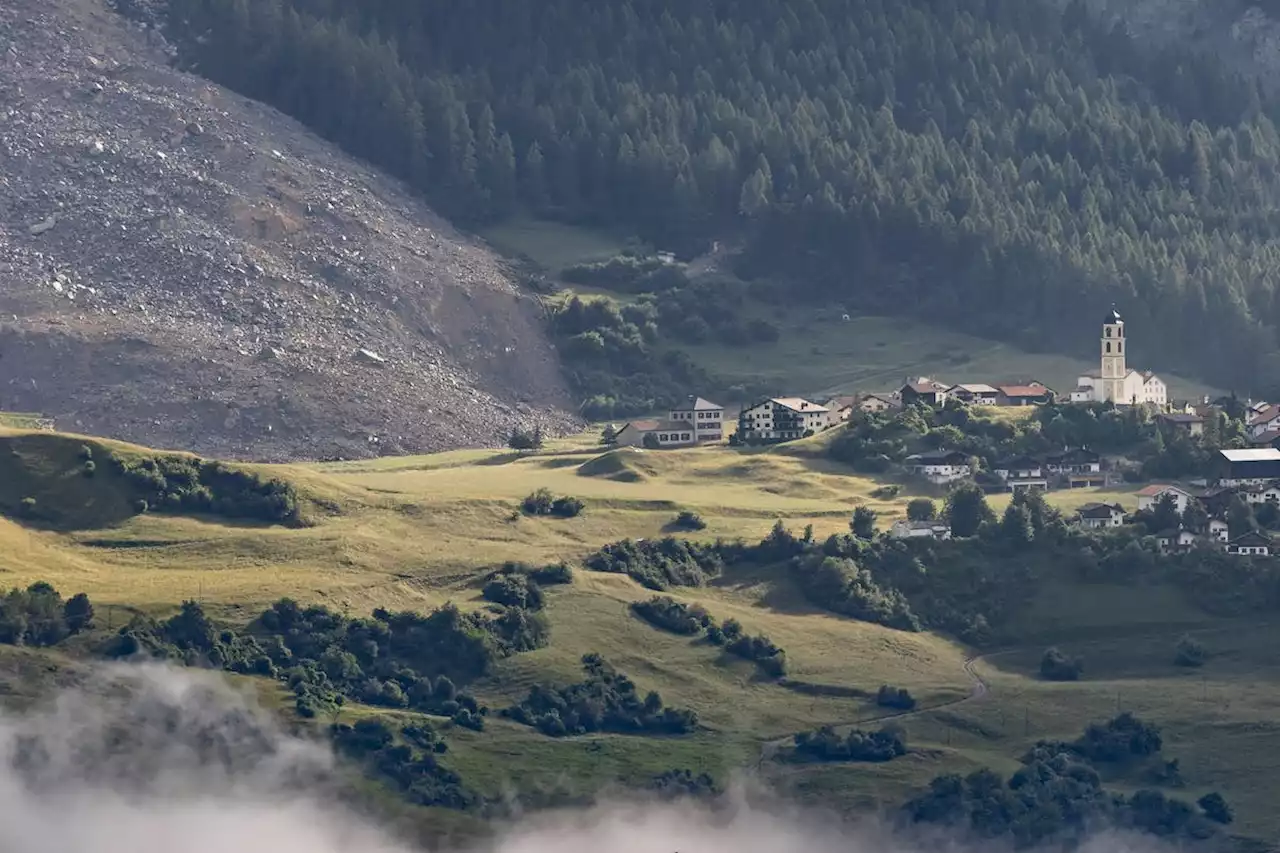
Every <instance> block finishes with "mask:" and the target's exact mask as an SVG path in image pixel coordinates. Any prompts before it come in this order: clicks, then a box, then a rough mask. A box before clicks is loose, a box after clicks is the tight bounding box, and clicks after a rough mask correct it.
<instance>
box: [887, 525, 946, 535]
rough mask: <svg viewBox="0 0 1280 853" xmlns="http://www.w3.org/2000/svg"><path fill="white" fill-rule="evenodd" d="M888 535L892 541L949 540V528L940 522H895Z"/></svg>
mask: <svg viewBox="0 0 1280 853" xmlns="http://www.w3.org/2000/svg"><path fill="white" fill-rule="evenodd" d="M889 535H890V536H892V537H893V538H894V539H950V538H951V528H950V526H948V525H946V524H943V523H942V522H940V521H895V522H894V523H893V526H892V527H890V528H889Z"/></svg>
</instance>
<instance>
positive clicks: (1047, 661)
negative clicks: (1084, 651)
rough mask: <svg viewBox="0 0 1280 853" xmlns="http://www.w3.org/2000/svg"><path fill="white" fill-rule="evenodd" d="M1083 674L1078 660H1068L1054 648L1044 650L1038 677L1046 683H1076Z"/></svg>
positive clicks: (1081, 664)
mask: <svg viewBox="0 0 1280 853" xmlns="http://www.w3.org/2000/svg"><path fill="white" fill-rule="evenodd" d="M1083 672H1084V662H1083V661H1082V660H1080V658H1070V657H1067V656H1066V655H1065V654H1063V653H1062V652H1061V651H1059V650H1058V649H1057V648H1056V647H1051V648H1048V649H1045V652H1044V657H1042V658H1040V677H1041V678H1044V679H1046V680H1048V681H1078V680H1079V679H1080V675H1081V673H1083Z"/></svg>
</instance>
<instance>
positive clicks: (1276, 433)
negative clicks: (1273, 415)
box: [1249, 429, 1280, 448]
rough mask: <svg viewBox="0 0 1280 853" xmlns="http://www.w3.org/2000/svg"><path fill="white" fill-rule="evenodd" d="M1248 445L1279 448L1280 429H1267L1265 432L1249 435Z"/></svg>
mask: <svg viewBox="0 0 1280 853" xmlns="http://www.w3.org/2000/svg"><path fill="white" fill-rule="evenodd" d="M1249 446H1250V447H1276V448H1280V429H1269V430H1267V431H1266V432H1260V433H1258V434H1257V435H1251V436H1249Z"/></svg>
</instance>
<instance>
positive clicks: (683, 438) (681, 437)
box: [680, 432, 689, 441]
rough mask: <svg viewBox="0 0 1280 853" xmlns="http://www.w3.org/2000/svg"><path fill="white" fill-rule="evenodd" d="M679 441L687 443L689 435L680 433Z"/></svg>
mask: <svg viewBox="0 0 1280 853" xmlns="http://www.w3.org/2000/svg"><path fill="white" fill-rule="evenodd" d="M680 440H681V441H688V440H689V433H687V432H682V433H680Z"/></svg>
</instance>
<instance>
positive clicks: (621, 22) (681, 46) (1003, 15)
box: [168, 0, 1280, 387]
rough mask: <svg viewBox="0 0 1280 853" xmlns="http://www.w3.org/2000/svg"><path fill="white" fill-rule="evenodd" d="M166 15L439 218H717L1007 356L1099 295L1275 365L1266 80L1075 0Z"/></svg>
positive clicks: (302, 2)
mask: <svg viewBox="0 0 1280 853" xmlns="http://www.w3.org/2000/svg"><path fill="white" fill-rule="evenodd" d="M168 23H169V32H170V34H171V36H172V37H173V39H174V40H175V42H176V43H177V44H178V45H179V47H180V56H181V59H182V60H183V61H184V62H186V63H187V64H188V65H190V66H192V67H194V68H196V69H198V70H200V71H201V72H203V73H205V74H207V75H208V76H210V77H212V78H213V79H215V80H218V81H219V82H222V83H225V84H227V85H229V86H231V87H233V88H235V89H237V90H239V91H241V92H243V93H245V94H247V95H249V96H252V97H256V98H259V99H262V100H265V101H267V102H269V103H272V104H275V105H276V106H278V107H280V108H281V109H283V110H284V111H286V112H288V113H291V114H292V115H294V116H296V117H297V118H299V119H300V120H302V121H303V122H305V123H306V124H308V125H309V126H310V127H312V128H314V129H315V130H316V131H317V132H319V133H321V134H323V135H325V136H327V137H329V138H330V139H333V140H334V141H336V142H337V143H339V144H340V145H342V146H344V147H345V148H346V149H347V150H349V151H351V152H352V153H354V154H356V155H358V156H361V157H364V158H367V159H368V160H370V161H372V162H374V163H376V164H378V165H380V166H382V167H383V168H384V169H386V170H388V171H389V172H391V173H393V174H395V175H398V176H400V177H402V178H404V179H405V180H407V181H408V182H409V183H411V184H412V185H413V186H414V187H416V188H418V189H419V190H420V191H422V192H423V193H425V194H426V195H428V196H429V197H430V198H431V199H432V200H433V201H434V202H435V203H436V204H437V205H439V206H441V207H442V208H444V209H445V210H446V211H448V212H449V213H451V214H452V215H455V216H458V217H462V218H465V219H468V220H471V221H485V220H493V219H498V218H501V217H504V216H507V215H510V214H511V213H512V212H514V211H517V210H531V211H533V212H534V213H536V214H538V215H542V216H550V217H558V218H561V219H566V220H570V221H574V220H589V221H591V222H593V223H604V224H618V225H622V226H626V227H628V228H631V229H633V230H635V231H636V232H638V233H639V234H641V235H642V236H644V237H645V238H646V239H648V240H650V241H651V242H655V243H657V244H660V245H665V246H667V247H670V248H673V249H675V250H677V251H680V252H684V253H688V254H692V253H694V252H697V251H699V250H701V249H703V248H705V247H706V246H707V245H708V243H709V240H710V239H712V238H716V237H726V236H728V237H740V238H741V239H742V241H743V243H744V246H745V252H744V253H743V255H742V258H741V265H740V271H741V272H742V273H743V274H745V275H748V276H752V275H756V274H768V275H771V276H777V277H781V278H783V279H786V280H787V282H786V283H785V284H783V285H781V286H780V287H778V288H776V289H774V290H772V291H771V293H772V294H773V295H774V296H776V298H778V299H779V300H781V299H783V298H784V297H785V298H786V299H794V298H797V297H800V298H804V297H809V298H813V299H819V300H822V301H825V302H830V301H833V300H843V301H845V302H846V304H848V305H849V306H850V307H857V308H860V309H865V310H869V311H876V312H887V313H902V312H904V311H918V312H928V313H929V316H931V317H936V316H939V315H945V316H946V317H948V319H949V321H953V322H957V323H959V324H962V325H967V326H968V327H969V328H971V329H974V330H977V331H980V332H981V333H984V334H991V335H998V336H1001V337H1004V338H1008V339H1012V340H1015V341H1018V342H1020V343H1022V344H1023V345H1026V346H1028V347H1033V348H1042V347H1045V346H1049V347H1056V348H1059V349H1066V350H1078V349H1080V348H1081V344H1080V342H1081V341H1082V340H1092V338H1093V334H1094V331H1095V323H1096V317H1095V310H1094V309H1096V307H1097V306H1099V305H1104V304H1106V303H1108V302H1110V301H1113V300H1114V301H1117V302H1119V303H1120V306H1121V310H1122V312H1124V313H1125V314H1126V317H1127V318H1128V319H1130V321H1131V322H1132V325H1133V326H1134V327H1135V328H1140V329H1142V328H1145V329H1160V330H1162V334H1161V335H1158V336H1157V335H1154V334H1153V335H1151V336H1149V337H1147V338H1144V341H1145V343H1144V344H1143V352H1144V358H1148V359H1150V361H1151V362H1152V363H1158V364H1161V365H1168V366H1169V367H1176V368H1179V369H1182V370H1186V371H1190V372H1195V373H1199V374H1201V375H1203V376H1204V377H1205V378H1207V379H1211V380H1214V381H1216V382H1218V383H1219V384H1223V385H1234V386H1240V387H1264V386H1267V385H1269V384H1272V383H1273V382H1274V380H1273V379H1271V378H1270V377H1271V373H1273V371H1271V370H1270V368H1271V367H1273V366H1274V362H1275V358H1276V355H1277V337H1276V329H1277V319H1278V311H1280V302H1278V301H1277V287H1276V285H1277V275H1278V274H1277V272H1276V270H1277V269H1280V263H1278V261H1280V243H1278V242H1277V239H1276V238H1277V236H1280V216H1278V215H1277V214H1276V212H1275V205H1274V200H1275V198H1276V197H1277V195H1278V193H1277V191H1278V190H1280V168H1277V167H1278V166H1280V134H1277V131H1276V127H1275V125H1274V124H1273V122H1272V118H1273V117H1274V115H1275V114H1276V111H1277V109H1276V103H1275V102H1274V101H1273V100H1272V99H1271V98H1270V96H1269V95H1267V94H1265V93H1263V92H1261V91H1260V90H1259V88H1258V87H1257V86H1256V85H1254V84H1252V83H1249V82H1246V81H1244V80H1242V79H1240V78H1238V77H1236V76H1234V75H1232V74H1230V73H1228V72H1227V71H1225V70H1224V68H1223V66H1222V65H1221V64H1219V63H1217V62H1216V61H1214V60H1212V59H1209V58H1205V57H1199V56H1195V55H1191V54H1188V53H1186V52H1184V51H1179V50H1175V49H1165V50H1160V51H1153V50H1147V49H1140V48H1139V47H1138V46H1137V45H1136V44H1134V43H1133V42H1131V40H1130V39H1129V38H1128V37H1127V36H1126V35H1125V34H1124V33H1123V32H1122V31H1120V30H1119V29H1112V28H1109V27H1106V26H1103V25H1101V24H1099V23H1098V22H1097V21H1096V20H1095V19H1094V18H1092V17H1091V16H1090V15H1089V14H1088V13H1087V11H1086V8H1085V4H1084V3H1083V2H1081V0H1075V2H1072V3H1070V4H1068V5H1067V7H1066V9H1065V10H1062V9H1061V8H1055V7H1054V5H1053V4H1041V3H1027V2H1023V0H941V2H937V0H929V2H925V0H908V2H889V0H869V1H868V0H802V2H786V3H783V2H780V0H773V2H746V1H745V0H691V2H687V3H680V4H676V5H674V6H672V5H663V4H645V3H639V2H635V0H609V1H608V2H590V0H551V2H546V3H538V4H528V3H520V2H515V0H476V2H471V3H462V4H459V3H445V4H405V3H391V2H385V0H383V1H382V2H364V0H360V2H357V0H255V2H249V0H169V16H168ZM784 288H785V289H784ZM1088 306H1094V308H1093V309H1088V310H1085V309H1086V308H1087V307H1088ZM1046 318H1053V319H1052V322H1048V321H1047V320H1046Z"/></svg>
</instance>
